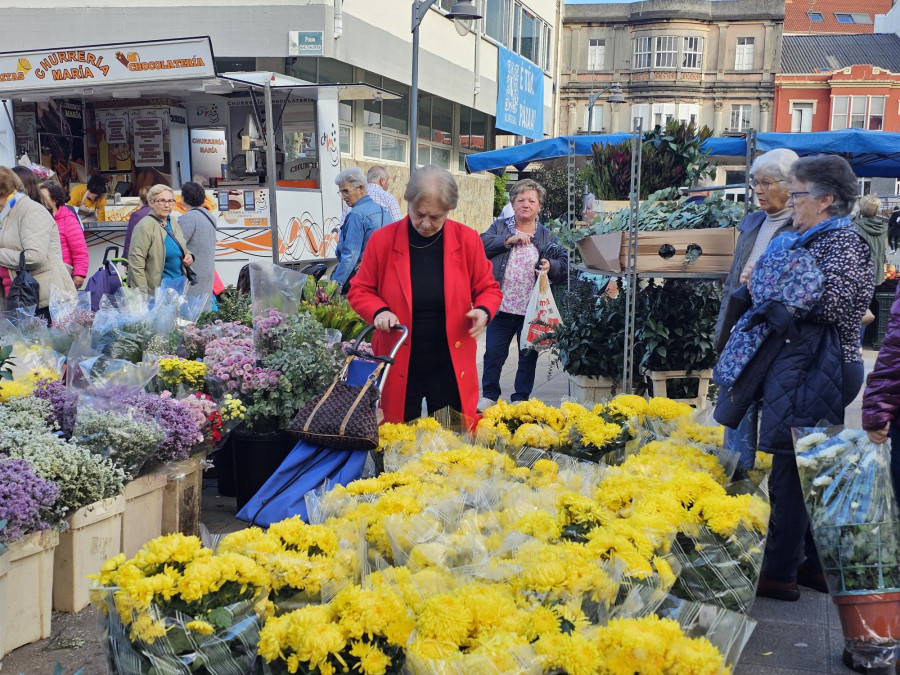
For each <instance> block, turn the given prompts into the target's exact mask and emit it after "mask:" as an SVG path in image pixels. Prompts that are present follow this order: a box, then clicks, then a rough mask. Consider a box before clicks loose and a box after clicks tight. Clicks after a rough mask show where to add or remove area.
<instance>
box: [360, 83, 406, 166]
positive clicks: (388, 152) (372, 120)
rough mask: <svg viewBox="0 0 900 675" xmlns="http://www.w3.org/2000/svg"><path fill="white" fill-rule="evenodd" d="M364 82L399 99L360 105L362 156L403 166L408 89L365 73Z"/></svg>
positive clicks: (372, 101) (366, 102)
mask: <svg viewBox="0 0 900 675" xmlns="http://www.w3.org/2000/svg"><path fill="white" fill-rule="evenodd" d="M363 79H364V81H365V82H366V83H367V84H373V85H375V86H377V87H383V88H384V89H387V90H388V91H391V92H393V93H395V94H399V95H400V98H398V99H385V100H383V101H377V100H374V99H373V100H370V101H363V126H365V128H366V131H365V133H364V134H363V155H364V156H366V157H374V158H376V159H385V160H390V161H394V162H403V161H405V160H406V157H407V156H408V149H407V147H408V146H407V142H408V141H407V138H406V136H407V134H408V133H409V87H407V86H406V85H405V84H400V83H399V82H395V81H394V80H389V79H388V78H386V77H382V76H381V75H376V74H375V73H369V72H366V73H365V75H364V77H363Z"/></svg>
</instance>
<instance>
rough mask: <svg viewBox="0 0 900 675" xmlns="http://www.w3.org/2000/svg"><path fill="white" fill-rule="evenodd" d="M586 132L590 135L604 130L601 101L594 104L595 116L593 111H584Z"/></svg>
mask: <svg viewBox="0 0 900 675" xmlns="http://www.w3.org/2000/svg"><path fill="white" fill-rule="evenodd" d="M582 128H583V129H584V130H585V131H587V132H588V133H590V134H593V133H597V132H599V131H602V130H603V106H602V105H600V103H599V101H598V102H597V103H595V104H594V114H593V116H591V109H590V108H585V109H584V127H582Z"/></svg>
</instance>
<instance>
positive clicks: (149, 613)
mask: <svg viewBox="0 0 900 675" xmlns="http://www.w3.org/2000/svg"><path fill="white" fill-rule="evenodd" d="M269 584H270V582H269V578H268V573H267V571H266V570H265V569H264V568H263V567H262V566H260V565H258V564H257V563H256V562H255V561H254V560H252V559H251V558H249V557H247V556H243V555H240V554H237V553H232V552H225V553H221V554H216V555H214V554H213V552H212V551H211V550H210V549H208V548H204V547H203V545H202V544H201V543H200V540H199V539H198V538H197V537H187V536H185V535H183V534H173V535H168V536H164V537H159V538H157V539H154V540H153V541H150V542H148V543H147V544H146V545H145V546H144V547H143V548H142V549H141V550H140V551H139V552H138V553H137V555H136V556H135V557H134V558H132V559H131V560H126V559H125V555H124V554H120V555H118V556H116V557H115V558H112V559H110V560H108V561H107V562H106V564H105V565H104V566H103V568H102V569H101V571H100V573H99V574H98V575H97V576H96V577H95V588H94V590H93V591H92V600H93V601H94V603H95V605H97V606H98V607H99V608H100V609H101V611H102V613H103V614H102V615H103V621H104V629H105V630H104V634H105V636H106V638H105V639H106V645H105V647H106V650H107V656H108V658H109V661H110V663H115V669H116V672H117V673H119V674H120V675H143V674H145V673H148V672H172V673H175V672H185V668H190V669H191V670H192V671H194V670H202V671H203V672H209V673H219V672H222V673H224V672H241V673H243V672H249V671H250V669H251V667H252V665H253V663H254V661H255V659H256V651H257V643H258V641H259V630H260V626H261V624H262V619H263V616H264V614H265V612H266V609H267V600H266V596H267V588H268V586H269Z"/></svg>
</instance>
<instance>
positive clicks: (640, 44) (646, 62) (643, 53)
mask: <svg viewBox="0 0 900 675" xmlns="http://www.w3.org/2000/svg"><path fill="white" fill-rule="evenodd" d="M633 61H634V63H632V64H631V66H632V68H633V69H634V70H647V69H649V68H650V38H648V37H639V38H635V39H634V59H633Z"/></svg>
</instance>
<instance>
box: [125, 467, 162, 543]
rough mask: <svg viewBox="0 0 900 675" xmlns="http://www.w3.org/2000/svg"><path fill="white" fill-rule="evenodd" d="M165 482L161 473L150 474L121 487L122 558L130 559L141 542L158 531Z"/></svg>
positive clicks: (160, 525) (157, 533)
mask: <svg viewBox="0 0 900 675" xmlns="http://www.w3.org/2000/svg"><path fill="white" fill-rule="evenodd" d="M167 483H168V479H167V478H166V475H165V474H162V473H150V474H147V475H146V476H139V477H138V478H135V479H134V480H133V481H131V482H130V483H128V484H127V485H126V486H125V513H124V514H123V515H122V552H123V553H124V554H125V557H126V558H133V557H134V556H135V554H136V553H137V552H138V551H139V550H140V548H141V547H142V546H143V545H144V544H146V543H147V542H148V541H150V540H151V539H156V537H158V536H159V535H161V534H162V513H163V492H164V491H165V489H166V484H167Z"/></svg>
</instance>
